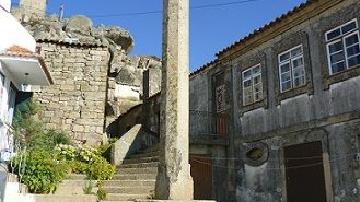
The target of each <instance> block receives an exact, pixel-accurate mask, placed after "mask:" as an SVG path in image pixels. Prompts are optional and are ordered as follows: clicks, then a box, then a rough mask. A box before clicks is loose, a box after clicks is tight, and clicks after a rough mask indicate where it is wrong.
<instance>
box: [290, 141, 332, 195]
mask: <svg viewBox="0 0 360 202" xmlns="http://www.w3.org/2000/svg"><path fill="white" fill-rule="evenodd" d="M284 163H285V172H286V190H287V202H304V201H306V202H326V188H325V175H324V164H323V149H322V143H321V142H320V141H319V142H311V143H305V144H299V145H292V146H288V147H285V148H284Z"/></svg>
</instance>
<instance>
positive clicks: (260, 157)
mask: <svg viewBox="0 0 360 202" xmlns="http://www.w3.org/2000/svg"><path fill="white" fill-rule="evenodd" d="M268 158H269V147H268V145H267V144H266V143H263V142H256V143H248V144H244V158H243V159H244V162H245V164H247V165H249V166H255V167H257V166H261V165H263V164H264V163H266V162H267V161H268Z"/></svg>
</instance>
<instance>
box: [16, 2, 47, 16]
mask: <svg viewBox="0 0 360 202" xmlns="http://www.w3.org/2000/svg"><path fill="white" fill-rule="evenodd" d="M46 6H47V0H20V9H21V12H22V14H23V15H26V16H28V17H33V16H35V17H44V16H45V15H46Z"/></svg>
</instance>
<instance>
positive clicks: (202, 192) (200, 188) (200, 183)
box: [190, 155, 212, 200]
mask: <svg viewBox="0 0 360 202" xmlns="http://www.w3.org/2000/svg"><path fill="white" fill-rule="evenodd" d="M190 175H191V177H192V178H193V180H194V199H195V200H210V199H212V164H211V159H210V156H207V155H190Z"/></svg>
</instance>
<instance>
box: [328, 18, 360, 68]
mask: <svg viewBox="0 0 360 202" xmlns="http://www.w3.org/2000/svg"><path fill="white" fill-rule="evenodd" d="M354 22H355V24H356V27H355V28H353V29H350V30H348V31H347V32H346V33H342V28H343V27H345V26H347V25H349V24H351V23H354ZM337 29H340V35H339V36H337V37H335V38H332V39H328V34H329V33H331V32H333V31H335V30H337ZM353 35H357V37H358V40H359V41H358V42H357V45H358V47H359V50H360V33H359V23H358V20H357V18H353V19H352V20H350V21H349V22H347V23H344V24H342V25H339V26H337V27H335V28H332V29H330V30H328V31H326V32H325V42H326V55H327V60H328V71H329V75H335V74H339V73H342V72H345V71H347V70H349V69H352V68H354V66H356V65H352V66H349V59H351V58H353V57H358V56H359V55H360V51H359V52H358V54H357V56H351V57H349V56H348V51H347V48H348V47H347V46H346V39H347V38H349V37H351V36H353ZM339 41H340V42H341V44H342V46H343V47H342V50H341V51H342V52H343V54H344V61H341V62H344V63H345V69H344V70H342V71H338V72H335V73H334V71H333V66H332V65H334V64H337V63H340V62H337V63H331V56H332V55H334V54H336V53H339V52H340V51H337V52H335V53H330V46H331V45H333V44H335V43H337V42H339ZM357 65H360V64H357Z"/></svg>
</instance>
